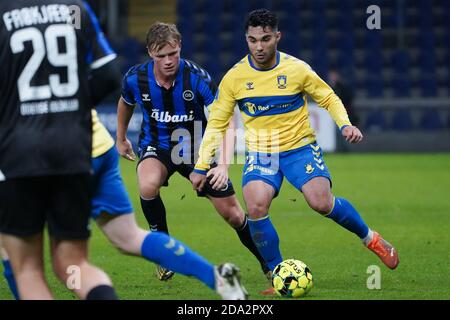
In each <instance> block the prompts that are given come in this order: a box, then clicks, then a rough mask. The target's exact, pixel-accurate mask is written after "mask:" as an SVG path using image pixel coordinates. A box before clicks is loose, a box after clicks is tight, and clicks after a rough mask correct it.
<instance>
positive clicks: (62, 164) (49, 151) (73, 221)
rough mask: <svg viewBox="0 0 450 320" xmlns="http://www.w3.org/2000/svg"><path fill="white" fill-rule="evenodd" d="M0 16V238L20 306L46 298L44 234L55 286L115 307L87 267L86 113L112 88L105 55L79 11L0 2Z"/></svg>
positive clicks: (62, 4)
mask: <svg viewBox="0 0 450 320" xmlns="http://www.w3.org/2000/svg"><path fill="white" fill-rule="evenodd" d="M76 14H79V16H75V15H76ZM0 16H1V17H2V20H1V21H0V42H1V43H2V46H1V47H0V61H1V64H0V83H1V87H0V155H1V156H0V232H1V236H2V238H1V240H2V244H3V246H4V248H5V249H6V252H7V254H8V255H9V258H10V261H11V265H12V268H13V271H14V275H15V277H16V280H17V284H18V290H19V295H20V298H21V299H51V298H52V294H51V292H50V290H49V288H48V285H47V282H46V280H45V276H44V262H43V248H42V247H43V230H44V227H45V225H47V228H48V232H49V236H50V244H51V255H52V263H53V269H54V271H55V273H56V275H57V276H58V278H59V279H60V280H61V281H62V282H63V283H65V284H66V283H67V284H68V287H69V289H73V291H74V292H75V293H76V295H77V296H78V297H79V298H81V299H117V296H116V294H115V291H114V289H113V287H112V284H111V280H110V279H109V277H108V276H107V275H106V274H105V273H104V272H103V271H102V270H100V269H98V268H96V267H94V266H93V265H91V264H90V263H89V262H88V259H87V245H88V241H87V240H88V237H89V230H88V220H89V216H90V211H91V193H90V185H91V183H90V174H89V172H90V170H91V150H92V122H91V106H93V105H94V104H95V103H97V102H99V100H100V99H101V98H103V97H104V96H106V94H108V93H109V92H110V91H111V90H114V89H115V88H116V87H117V85H119V84H120V83H114V80H109V79H119V78H120V76H119V75H118V74H117V75H114V74H113V73H114V72H116V71H115V70H116V69H115V68H116V67H115V63H113V60H114V58H115V54H114V53H113V51H112V50H111V48H110V47H109V46H108V45H107V43H106V42H105V41H104V35H103V33H102V32H101V30H100V28H99V25H98V21H97V19H96V17H95V15H94V13H93V11H92V10H91V9H90V7H89V6H88V5H87V4H86V3H84V2H82V1H69V0H52V1H47V0H15V1H1V3H0ZM76 21H78V22H80V24H79V26H77V25H76V23H74V22H76ZM93 82H95V83H96V86H95V88H96V89H95V91H91V90H90V87H91V84H92V83H93ZM69 284H72V285H71V286H69Z"/></svg>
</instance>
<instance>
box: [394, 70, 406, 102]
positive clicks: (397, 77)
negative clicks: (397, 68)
mask: <svg viewBox="0 0 450 320" xmlns="http://www.w3.org/2000/svg"><path fill="white" fill-rule="evenodd" d="M391 86H392V89H393V90H394V95H395V96H396V97H408V96H409V95H410V94H411V79H410V77H409V75H408V74H406V73H396V74H394V76H393V77H392V82H391Z"/></svg>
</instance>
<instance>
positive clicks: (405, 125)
mask: <svg viewBox="0 0 450 320" xmlns="http://www.w3.org/2000/svg"><path fill="white" fill-rule="evenodd" d="M413 127H414V126H413V121H412V117H411V112H410V111H409V110H408V109H400V110H396V111H395V112H394V116H393V118H392V129H393V130H397V131H409V130H412V129H413Z"/></svg>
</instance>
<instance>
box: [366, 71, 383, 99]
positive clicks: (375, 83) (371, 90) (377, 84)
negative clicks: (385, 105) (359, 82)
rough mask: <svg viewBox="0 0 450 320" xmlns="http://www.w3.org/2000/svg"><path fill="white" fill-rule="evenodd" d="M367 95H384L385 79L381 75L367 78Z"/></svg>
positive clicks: (373, 96) (372, 96)
mask: <svg viewBox="0 0 450 320" xmlns="http://www.w3.org/2000/svg"><path fill="white" fill-rule="evenodd" d="M365 83H366V89H367V95H368V96H369V97H371V98H379V97H382V96H383V80H382V79H381V77H379V76H367V77H366V80H365Z"/></svg>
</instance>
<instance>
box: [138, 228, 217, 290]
mask: <svg viewBox="0 0 450 320" xmlns="http://www.w3.org/2000/svg"><path fill="white" fill-rule="evenodd" d="M141 253H142V256H143V257H144V258H145V259H147V260H150V261H152V262H155V263H157V264H159V265H161V266H162V267H164V268H166V269H169V270H172V271H174V272H177V273H181V274H183V275H185V276H194V277H196V278H197V279H199V280H200V281H201V282H203V283H204V284H206V285H207V286H208V287H210V288H211V289H213V290H214V289H215V287H216V284H215V278H214V266H213V265H212V264H210V263H209V262H208V261H207V260H206V259H205V258H203V257H202V256H200V255H199V254H197V253H195V252H194V251H192V250H191V249H190V248H189V247H187V246H186V245H184V244H183V243H181V242H180V241H178V240H176V239H174V238H172V237H170V236H168V235H167V234H165V233H162V232H150V233H149V234H148V235H147V236H146V237H145V239H144V241H143V242H142V247H141Z"/></svg>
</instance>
